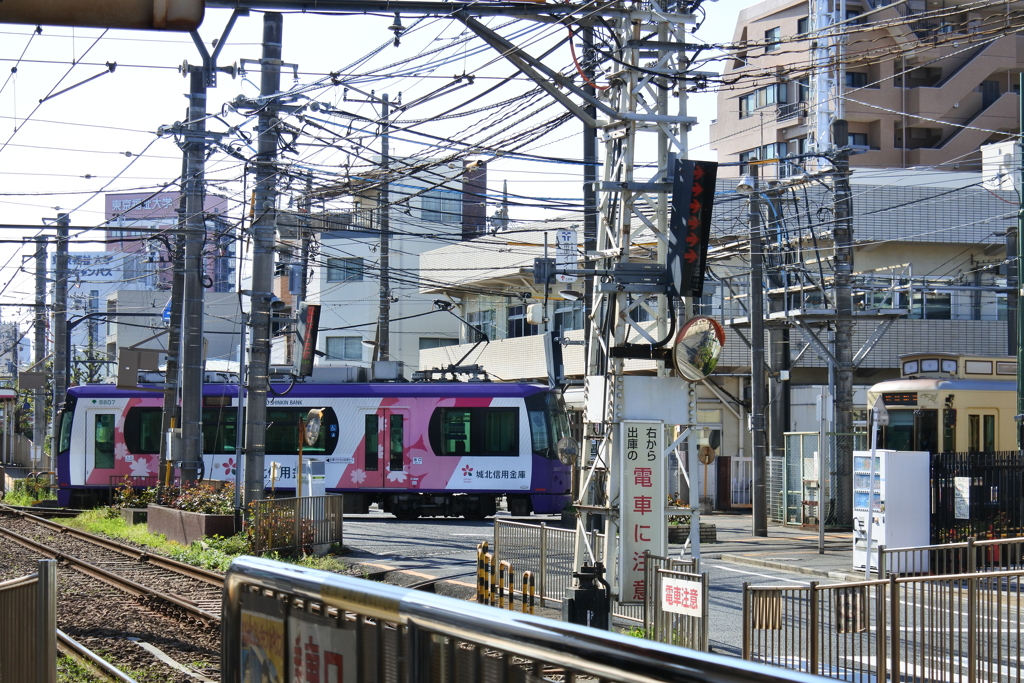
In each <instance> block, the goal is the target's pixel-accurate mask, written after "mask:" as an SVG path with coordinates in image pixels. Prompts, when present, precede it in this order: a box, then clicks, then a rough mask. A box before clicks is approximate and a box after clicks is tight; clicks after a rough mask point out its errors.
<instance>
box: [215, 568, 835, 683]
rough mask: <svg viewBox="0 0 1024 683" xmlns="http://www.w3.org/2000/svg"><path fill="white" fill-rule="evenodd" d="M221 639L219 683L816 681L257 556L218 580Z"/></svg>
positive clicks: (807, 677)
mask: <svg viewBox="0 0 1024 683" xmlns="http://www.w3.org/2000/svg"><path fill="white" fill-rule="evenodd" d="M221 636H222V637H221V643H222V654H221V681H223V683H241V682H242V681H244V680H283V679H285V678H287V679H288V680H323V679H324V677H328V680H346V681H360V682H361V683H377V682H380V683H399V681H402V682H409V681H416V682H423V683H427V682H431V683H433V682H434V681H437V682H441V681H507V682H508V683H523V682H525V681H540V680H564V681H579V680H581V679H583V680H586V679H592V680H600V681H606V682H607V683H620V682H621V683H656V682H660V681H665V682H668V681H672V682H674V683H734V682H735V681H740V680H742V681H749V682H750V683H775V682H778V683H782V682H783V681H794V682H798V683H813V681H814V680H815V679H813V678H811V677H809V676H807V675H806V674H803V673H800V672H796V671H784V670H780V669H775V668H772V667H768V666H764V665H761V664H757V663H754V662H745V661H742V660H738V659H731V658H726V657H723V656H720V655H712V654H708V653H704V652H697V651H695V650H687V649H683V648H680V647H674V646H672V645H666V644H664V643H654V642H650V641H645V640H643V639H640V638H634V637H630V636H626V635H621V634H615V633H610V632H608V631H602V630H598V629H593V628H588V627H585V626H573V627H572V628H566V625H565V624H563V623H561V622H558V621H555V620H552V619H544V618H541V617H535V616H532V615H528V614H521V613H518V612H510V611H507V610H499V609H496V608H493V607H488V606H484V605H477V604H474V603H467V602H464V601H462V600H456V599H453V598H447V597H444V596H439V595H433V594H430V593H425V592H422V591H415V590H411V589H407V588H399V587H397V586H389V585H383V584H380V583H374V582H371V581H366V580H363V579H359V578H355V577H351V576H343V575H340V574H335V573H331V572H324V571H318V570H313V569H307V568H304V567H296V566H294V565H288V564H284V563H281V562H275V561H273V560H268V559H264V558H257V557H241V558H238V559H236V560H235V561H234V562H233V563H232V565H231V568H230V569H229V570H228V573H227V576H226V577H225V581H224V608H223V622H222V633H221ZM286 670H287V673H285V671H286ZM314 672H315V673H314Z"/></svg>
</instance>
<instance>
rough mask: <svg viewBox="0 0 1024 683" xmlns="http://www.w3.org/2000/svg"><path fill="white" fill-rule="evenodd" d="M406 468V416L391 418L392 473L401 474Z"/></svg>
mask: <svg viewBox="0 0 1024 683" xmlns="http://www.w3.org/2000/svg"><path fill="white" fill-rule="evenodd" d="M404 466H405V416H403V415H397V414H393V415H392V416H391V462H390V468H391V471H392V472H401V471H402V468H403V467H404Z"/></svg>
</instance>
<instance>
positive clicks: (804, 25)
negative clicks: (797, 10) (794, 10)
mask: <svg viewBox="0 0 1024 683" xmlns="http://www.w3.org/2000/svg"><path fill="white" fill-rule="evenodd" d="M810 30H811V18H810V17H800V18H799V19H797V20H796V32H797V34H801V35H802V34H804V33H808V32H810Z"/></svg>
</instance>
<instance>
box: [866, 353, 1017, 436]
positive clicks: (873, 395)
mask: <svg viewBox="0 0 1024 683" xmlns="http://www.w3.org/2000/svg"><path fill="white" fill-rule="evenodd" d="M900 375H901V376H900V378H899V379H892V380H887V381H885V382H879V383H878V384H875V385H874V386H872V387H871V388H870V389H868V409H869V410H870V408H871V406H873V405H874V404H875V400H876V399H877V398H878V397H881V399H882V403H883V405H885V408H886V410H887V411H888V413H889V425H888V426H887V427H881V428H880V429H879V439H878V444H877V445H878V447H879V448H885V449H891V450H896V451H928V452H931V453H952V452H961V453H964V452H966V453H992V452H995V451H1009V450H1017V430H1016V423H1015V421H1014V416H1015V415H1016V414H1017V360H1016V359H1015V358H1013V357H1009V356H1006V357H988V356H968V355H957V354H949V353H914V354H907V355H904V356H900Z"/></svg>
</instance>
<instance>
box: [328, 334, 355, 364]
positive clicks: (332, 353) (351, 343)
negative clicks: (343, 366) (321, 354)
mask: <svg viewBox="0 0 1024 683" xmlns="http://www.w3.org/2000/svg"><path fill="white" fill-rule="evenodd" d="M362 341H363V338H362V337H328V338H327V360H362V359H363V344H362Z"/></svg>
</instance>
